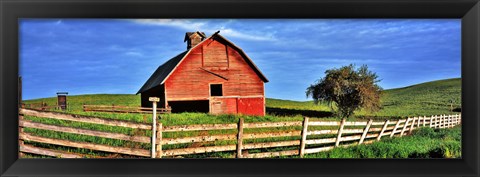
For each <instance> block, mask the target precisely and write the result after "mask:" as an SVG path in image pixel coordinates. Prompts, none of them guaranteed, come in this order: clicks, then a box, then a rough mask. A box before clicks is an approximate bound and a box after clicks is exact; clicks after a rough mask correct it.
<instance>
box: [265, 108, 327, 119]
mask: <svg viewBox="0 0 480 177" xmlns="http://www.w3.org/2000/svg"><path fill="white" fill-rule="evenodd" d="M266 111H267V114H271V115H277V116H296V115H302V116H306V117H332V116H333V113H332V112H329V111H314V110H296V109H285V108H271V107H266Z"/></svg>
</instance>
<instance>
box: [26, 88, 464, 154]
mask: <svg viewBox="0 0 480 177" xmlns="http://www.w3.org/2000/svg"><path fill="white" fill-rule="evenodd" d="M460 95H461V80H460V79H448V80H441V81H434V82H428V83H423V84H418V85H414V86H410V87H405V88H399V89H392V90H385V92H384V95H383V96H382V109H381V110H380V111H379V112H376V113H367V112H364V111H358V112H356V115H355V117H353V118H350V120H356V119H365V118H374V119H386V118H388V119H398V118H404V117H407V116H415V115H435V114H451V112H450V104H449V101H450V100H454V103H455V104H454V107H460V104H459V103H460ZM42 101H43V102H46V103H47V104H48V105H55V104H56V97H51V98H43V99H35V100H26V101H24V103H26V104H29V103H39V102H42ZM68 103H69V109H68V111H67V112H69V113H74V114H80V115H88V116H96V117H103V118H109V119H120V120H128V121H135V122H144V123H151V122H152V120H151V115H149V114H126V113H100V112H83V111H82V104H91V105H111V104H115V105H125V106H139V105H140V96H139V95H131V94H95V95H74V96H68ZM266 107H267V115H266V116H265V117H258V116H242V117H244V118H245V122H273V121H294V120H302V116H309V117H313V118H314V119H322V120H339V119H340V118H338V117H334V116H332V113H331V111H330V109H329V108H328V106H327V105H325V104H320V105H315V104H313V102H312V101H306V102H299V101H289V100H279V99H269V98H267V100H266ZM238 118H239V116H234V115H217V116H215V115H210V114H206V113H179V114H164V115H161V120H160V121H161V122H162V123H163V124H164V126H169V125H188V124H213V123H236V122H237V121H238ZM25 119H27V120H31V121H34V122H41V123H45V124H52V125H63V126H69V127H77V128H84V129H91V130H99V131H108V132H116V133H123V134H128V135H142V136H150V135H151V132H150V131H148V130H147V131H142V130H137V129H130V128H119V127H112V126H103V125H95V124H88V123H78V122H72V121H62V120H52V119H44V118H38V117H32V116H25ZM300 129H301V127H281V128H260V129H252V130H248V129H247V130H246V132H265V131H279V130H300ZM25 132H28V133H32V134H35V135H39V136H44V137H50V138H60V139H68V140H72V141H80V142H92V143H98V144H105V145H111V146H124V147H136V148H142V149H148V148H149V146H148V144H142V143H132V142H128V141H122V140H113V139H108V138H98V137H91V136H84V135H75V134H69V133H58V132H53V131H47V130H38V129H33V128H26V129H25ZM201 133H205V132H188V133H187V132H180V133H164V137H166V138H173V137H184V136H193V135H200V134H201ZM206 133H208V134H209V135H214V134H225V133H236V131H235V130H222V131H219V130H217V131H208V132H206ZM299 138H300V137H288V138H265V139H260V140H255V142H270V141H278V140H293V139H299ZM27 143H28V142H27ZM213 143H214V144H216V145H226V144H235V142H234V141H216V142H213ZM33 144H35V145H36V146H41V147H47V148H53V149H62V150H66V151H70V152H77V153H84V154H89V155H91V156H106V157H118V154H113V153H104V152H98V151H92V150H87V149H77V148H68V147H60V146H54V145H47V144H41V143H33ZM192 145H194V144H193V143H186V144H179V145H168V146H164V148H165V149H172V148H180V147H190V146H192ZM203 145H208V144H203ZM272 150H278V149H272ZM282 150H288V148H284V149H282ZM256 151H257V150H251V151H250V152H252V153H253V152H256ZM207 155H208V156H210V157H232V156H233V155H234V154H233V152H225V153H213V154H207ZM205 156H206V155H205V154H203V155H202V154H201V155H189V156H186V157H192V158H199V157H205ZM122 157H125V156H122ZM127 157H128V156H127ZM311 157H317V156H311ZM318 157H324V156H318Z"/></svg>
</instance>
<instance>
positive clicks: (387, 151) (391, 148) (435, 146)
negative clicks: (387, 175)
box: [306, 126, 462, 158]
mask: <svg viewBox="0 0 480 177" xmlns="http://www.w3.org/2000/svg"><path fill="white" fill-rule="evenodd" d="M461 142H462V129H461V127H460V126H456V127H454V128H451V129H432V128H421V129H418V130H415V131H414V132H413V134H412V135H411V136H404V137H401V138H398V137H395V138H389V137H386V138H385V139H383V140H382V141H379V142H375V143H372V144H368V145H358V146H351V147H346V148H335V149H333V150H331V151H326V152H320V153H316V154H307V155H306V158H461V156H462V149H461V148H460V147H461Z"/></svg>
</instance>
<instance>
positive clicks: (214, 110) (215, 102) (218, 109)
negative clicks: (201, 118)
mask: <svg viewBox="0 0 480 177" xmlns="http://www.w3.org/2000/svg"><path fill="white" fill-rule="evenodd" d="M223 106H224V103H223V100H222V99H218V98H216V97H210V113H211V114H221V113H223V109H222V107H223Z"/></svg>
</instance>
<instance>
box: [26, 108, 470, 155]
mask: <svg viewBox="0 0 480 177" xmlns="http://www.w3.org/2000/svg"><path fill="white" fill-rule="evenodd" d="M25 115H28V116H35V117H42V118H49V119H57V120H68V121H75V122H84V123H93V124H101V125H109V126H117V127H128V128H135V129H143V130H152V128H153V127H154V126H152V125H149V124H145V123H134V122H128V121H120V120H111V119H104V118H96V117H87V116H80V115H73V114H65V113H58V112H48V111H39V110H32V109H20V115H19V118H20V119H19V120H20V124H19V125H20V127H19V135H20V137H19V141H20V152H24V153H31V154H39V155H46V156H54V157H62V158H82V157H88V156H86V155H83V154H75V153H69V152H64V151H59V150H52V149H45V148H40V147H35V146H32V145H26V144H24V142H23V141H32V142H38V143H46V144H54V145H59V146H67V147H74V148H83V149H91V150H96V151H104V152H111V153H119V154H126V155H132V156H139V157H151V158H162V157H178V156H184V155H190V154H201V153H210V152H226V151H230V152H235V153H234V154H235V156H236V158H265V157H275V156H292V155H299V156H300V157H303V156H304V155H305V154H310V153H317V152H321V151H327V150H331V149H333V148H335V147H338V146H351V145H358V144H366V143H372V142H374V141H380V140H381V138H382V137H393V136H404V135H405V134H409V133H411V132H412V131H413V130H414V129H416V128H418V127H431V128H450V127H453V126H455V125H459V124H460V123H461V115H460V114H458V115H436V116H430V117H425V116H423V117H414V118H407V119H401V120H394V121H389V120H386V121H382V122H374V121H372V120H369V121H362V122H347V121H345V119H342V120H341V121H318V120H313V119H312V120H310V119H309V118H308V117H305V118H304V120H303V121H289V122H244V119H243V118H240V119H239V122H238V123H233V124H196V125H175V126H163V125H162V123H157V124H156V131H154V132H155V133H156V137H157V139H156V145H155V152H156V153H155V154H156V157H152V152H151V151H150V150H151V149H150V150H148V149H140V148H130V147H115V146H107V145H101V144H93V143H85V142H75V141H70V140H60V139H53V138H45V137H40V136H36V135H32V134H29V133H25V132H23V128H24V127H29V128H35V129H42V130H52V131H57V132H66V133H73V134H80V135H88V136H96V137H103V138H110V139H118V140H124V141H132V142H140V143H150V144H151V142H152V138H151V137H148V136H132V135H126V134H120V133H110V132H103V131H95V130H87V129H80V128H72V127H65V126H58V125H47V124H43V123H38V122H33V121H29V120H25V119H24V118H23V116H25ZM282 127H283V128H285V127H287V128H288V127H290V128H293V129H291V130H281V129H282ZM270 128H279V129H280V130H276V131H271V130H270ZM255 129H263V130H268V131H266V132H262V131H260V132H258V131H254V130H255ZM211 130H231V131H230V132H234V133H230V134H219V135H198V134H196V135H193V136H188V137H176V138H167V137H166V136H164V133H175V132H191V131H200V132H202V131H203V132H205V131H211ZM207 134H208V133H207ZM272 138H273V139H275V138H277V139H278V140H277V141H270V142H262V141H261V140H262V139H272ZM282 138H283V139H282ZM252 140H254V141H252ZM255 140H259V141H260V142H256V141H255ZM216 141H234V142H235V143H233V144H227V145H210V146H205V147H188V146H187V147H184V148H176V149H164V148H163V147H164V146H168V145H175V144H185V143H208V142H210V143H212V142H216ZM279 147H280V149H281V150H276V149H275V148H277V149H278V148H279ZM284 149H287V150H284ZM249 150H257V151H256V153H249V152H248V151H249Z"/></svg>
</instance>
